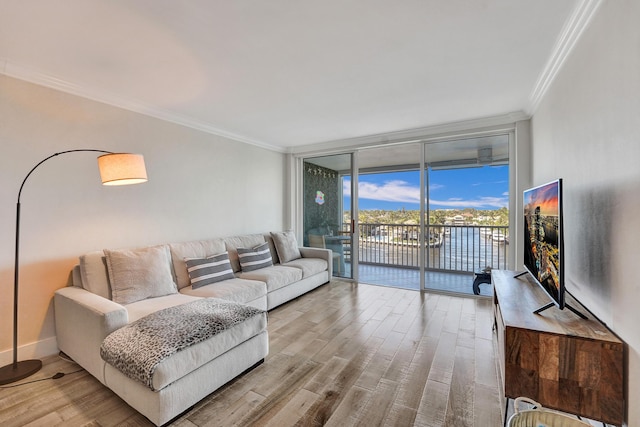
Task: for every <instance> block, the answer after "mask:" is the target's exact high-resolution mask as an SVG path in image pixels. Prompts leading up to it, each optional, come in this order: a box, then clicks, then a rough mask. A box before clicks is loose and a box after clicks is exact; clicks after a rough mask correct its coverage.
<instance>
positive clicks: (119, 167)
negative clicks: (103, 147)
mask: <svg viewBox="0 0 640 427" xmlns="http://www.w3.org/2000/svg"><path fill="white" fill-rule="evenodd" d="M98 168H99V169H100V178H101V179H102V184H103V185H129V184H139V183H141V182H146V181H147V169H146V168H145V166H144V157H142V155H141V154H130V153H111V154H105V155H103V156H100V157H98Z"/></svg>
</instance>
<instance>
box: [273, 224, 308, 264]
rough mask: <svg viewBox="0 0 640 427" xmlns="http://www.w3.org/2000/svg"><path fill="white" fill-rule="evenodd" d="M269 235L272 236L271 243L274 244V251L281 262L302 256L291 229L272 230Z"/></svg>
mask: <svg viewBox="0 0 640 427" xmlns="http://www.w3.org/2000/svg"><path fill="white" fill-rule="evenodd" d="M271 237H273V243H274V244H275V246H276V252H277V253H278V258H280V263H281V264H284V263H286V262H289V261H293V260H294V259H298V258H302V255H301V254H300V248H299V247H298V241H297V240H296V235H295V234H293V231H281V232H272V233H271Z"/></svg>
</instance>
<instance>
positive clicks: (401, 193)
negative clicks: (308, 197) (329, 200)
mask: <svg viewBox="0 0 640 427" xmlns="http://www.w3.org/2000/svg"><path fill="white" fill-rule="evenodd" d="M350 185H351V182H350V181H349V180H344V190H345V192H347V193H348V192H349V191H350V190H349V188H350ZM435 187H436V188H435V189H439V188H443V187H444V186H443V185H438V184H436V185H435ZM431 189H432V190H433V189H434V188H433V187H432V188H431ZM358 196H359V197H360V198H362V199H369V200H378V201H383V202H397V203H415V204H419V203H420V188H419V187H416V186H413V185H411V184H409V183H408V182H406V181H401V180H395V181H386V182H384V183H383V184H377V183H373V182H366V181H361V182H360V183H359V185H358ZM503 196H504V197H479V198H477V199H473V200H468V199H462V198H450V199H448V200H434V199H430V200H429V204H430V205H431V206H432V207H436V208H440V207H443V208H452V209H455V208H477V209H487V208H502V207H507V206H508V204H509V197H508V193H504V194H503Z"/></svg>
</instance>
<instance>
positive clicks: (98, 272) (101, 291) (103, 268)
mask: <svg viewBox="0 0 640 427" xmlns="http://www.w3.org/2000/svg"><path fill="white" fill-rule="evenodd" d="M107 274H108V273H107V259H106V257H105V255H104V251H95V252H89V253H88V254H85V255H82V256H81V257H80V277H81V278H82V287H83V288H84V289H86V290H88V291H89V292H91V293H93V294H96V295H100V296H101V297H103V298H107V299H111V286H110V285H109V276H108V275H107Z"/></svg>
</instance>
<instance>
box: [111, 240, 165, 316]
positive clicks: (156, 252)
mask: <svg viewBox="0 0 640 427" xmlns="http://www.w3.org/2000/svg"><path fill="white" fill-rule="evenodd" d="M104 253H105V255H106V257H107V271H108V272H109V282H110V283H111V294H112V296H113V301H115V302H117V303H118V304H129V303H132V302H135V301H140V300H143V299H146V298H153V297H160V296H164V295H169V294H174V293H177V292H178V289H177V288H176V284H175V283H174V282H173V275H172V274H171V255H170V254H169V247H168V246H166V245H161V246H149V247H145V248H138V249H120V250H110V249H105V250H104Z"/></svg>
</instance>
